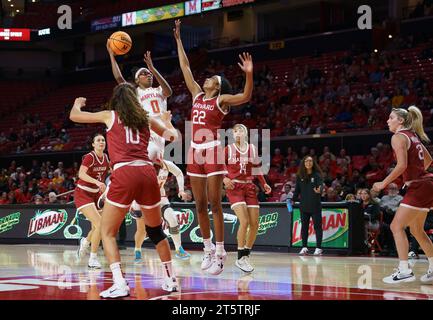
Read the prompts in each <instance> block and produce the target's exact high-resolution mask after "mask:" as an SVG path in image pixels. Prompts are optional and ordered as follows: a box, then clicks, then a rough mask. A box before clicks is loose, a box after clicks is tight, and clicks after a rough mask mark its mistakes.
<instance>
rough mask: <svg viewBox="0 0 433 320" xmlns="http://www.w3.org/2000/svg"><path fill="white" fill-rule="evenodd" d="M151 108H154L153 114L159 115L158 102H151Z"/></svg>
mask: <svg viewBox="0 0 433 320" xmlns="http://www.w3.org/2000/svg"><path fill="white" fill-rule="evenodd" d="M150 106H151V107H152V111H153V113H159V111H160V110H159V104H158V100H151V101H150Z"/></svg>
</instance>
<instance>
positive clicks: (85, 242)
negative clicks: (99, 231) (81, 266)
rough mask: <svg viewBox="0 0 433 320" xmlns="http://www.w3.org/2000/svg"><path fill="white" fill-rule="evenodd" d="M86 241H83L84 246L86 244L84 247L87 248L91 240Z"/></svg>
mask: <svg viewBox="0 0 433 320" xmlns="http://www.w3.org/2000/svg"><path fill="white" fill-rule="evenodd" d="M83 239H84V240H83V244H84V246H85V247H88V246H89V245H90V241H89V240H87V238H83Z"/></svg>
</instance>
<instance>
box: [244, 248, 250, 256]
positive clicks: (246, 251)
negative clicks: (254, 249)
mask: <svg viewBox="0 0 433 320" xmlns="http://www.w3.org/2000/svg"><path fill="white" fill-rule="evenodd" d="M244 250H245V255H246V256H247V257H249V256H250V253H251V248H247V247H245V249H244Z"/></svg>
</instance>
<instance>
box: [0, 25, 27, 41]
mask: <svg viewBox="0 0 433 320" xmlns="http://www.w3.org/2000/svg"><path fill="white" fill-rule="evenodd" d="M0 41H30V29H4V28H0Z"/></svg>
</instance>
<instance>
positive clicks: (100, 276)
mask: <svg viewBox="0 0 433 320" xmlns="http://www.w3.org/2000/svg"><path fill="white" fill-rule="evenodd" d="M76 249H77V247H76V246H64V245H1V246H0V252H1V253H0V274H1V276H0V300H16V299H22V300H99V299H100V297H99V292H101V291H102V290H105V289H106V288H108V287H110V286H111V284H112V280H111V272H110V271H109V269H108V267H107V265H106V262H105V258H104V257H103V255H102V252H100V253H99V255H100V258H101V262H102V263H103V265H104V267H103V269H102V270H100V271H94V270H88V268H87V265H86V263H87V258H84V259H82V261H81V262H80V261H78V260H77V256H76ZM121 254H122V262H123V268H124V272H125V276H126V279H127V281H128V282H129V286H130V288H131V295H130V297H128V298H125V299H127V300H129V299H130V300H270V299H272V300H415V299H416V300H431V299H433V285H423V284H421V283H420V282H419V281H418V278H419V276H421V275H422V274H424V273H425V271H426V269H427V266H428V263H427V260H425V259H423V258H421V259H419V260H412V262H413V263H414V266H413V270H414V273H415V275H416V276H417V281H415V282H412V283H406V284H397V285H387V284H384V283H382V278H383V277H385V276H387V275H389V274H390V273H391V272H392V270H393V268H394V267H395V266H396V265H397V263H398V262H397V259H394V258H375V257H345V256H321V257H315V256H306V257H300V256H298V255H296V254H288V253H268V252H254V253H253V255H252V258H251V262H252V263H253V264H254V266H255V270H254V272H253V273H251V274H245V273H244V272H242V271H240V270H239V269H238V268H237V267H236V266H235V265H234V262H235V258H236V254H235V253H234V252H232V253H229V254H228V259H227V261H226V266H225V270H224V272H223V273H222V274H221V275H219V276H210V275H208V274H206V273H205V272H202V271H201V270H200V263H201V257H202V254H201V252H200V251H191V254H192V255H191V259H190V260H187V261H180V260H177V259H176V260H174V267H175V270H176V272H177V275H178V277H179V280H180V285H181V290H180V291H179V292H175V293H171V294H167V292H165V291H163V290H162V289H161V288H160V280H161V278H162V275H161V274H160V272H161V268H160V262H159V259H158V257H157V255H156V251H155V250H153V249H143V261H144V262H143V263H140V264H137V263H134V256H133V249H132V248H128V249H127V250H123V251H121Z"/></svg>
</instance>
